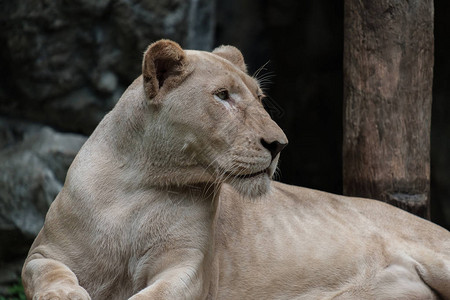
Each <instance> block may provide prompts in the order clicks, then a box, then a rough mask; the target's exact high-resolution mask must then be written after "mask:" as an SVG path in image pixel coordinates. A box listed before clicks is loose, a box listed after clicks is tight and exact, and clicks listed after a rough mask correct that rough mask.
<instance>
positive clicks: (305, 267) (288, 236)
mask: <svg viewBox="0 0 450 300" xmlns="http://www.w3.org/2000/svg"><path fill="white" fill-rule="evenodd" d="M221 195H222V197H224V201H222V202H221V207H220V214H219V215H220V217H219V221H218V227H217V233H216V234H217V241H218V242H217V243H218V244H219V245H220V246H217V250H216V252H217V256H218V257H217V260H218V261H219V263H218V269H219V270H220V275H219V280H218V282H219V284H218V293H217V295H216V296H217V299H355V300H356V299H404V300H407V299H408V300H411V299H439V298H438V296H437V295H438V294H436V293H435V292H436V291H439V294H440V295H441V297H443V298H444V299H448V293H449V291H450V281H449V280H450V277H449V274H450V273H449V271H450V264H449V262H450V260H449V259H450V256H449V254H450V238H449V233H448V231H446V230H445V229H442V228H440V227H438V226H436V225H434V224H432V223H430V222H428V221H425V220H423V219H420V218H418V217H416V216H413V215H411V214H409V213H407V212H404V211H402V210H400V209H397V208H394V207H392V206H390V205H387V204H385V203H382V202H379V201H375V200H368V199H361V198H350V197H343V196H338V195H334V194H329V193H325V192H321V191H316V190H311V189H306V188H301V187H296V186H290V185H285V184H282V183H278V182H273V183H272V189H271V191H270V192H269V193H268V194H267V195H266V196H263V197H261V198H260V199H258V201H245V200H242V199H241V201H236V200H235V199H239V195H237V194H236V192H235V191H233V189H231V188H229V187H228V186H224V188H223V190H222V193H221ZM437 277H440V278H441V279H439V278H437ZM444 295H445V297H444Z"/></svg>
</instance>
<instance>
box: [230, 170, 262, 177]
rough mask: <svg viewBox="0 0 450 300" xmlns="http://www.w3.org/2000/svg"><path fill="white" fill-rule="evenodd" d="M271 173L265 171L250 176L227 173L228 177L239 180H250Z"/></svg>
mask: <svg viewBox="0 0 450 300" xmlns="http://www.w3.org/2000/svg"><path fill="white" fill-rule="evenodd" d="M268 173H269V169H264V170H261V171H259V172H255V173H250V174H233V173H228V172H227V173H225V174H226V175H227V176H232V177H234V178H238V179H248V178H253V177H256V176H259V175H261V174H268Z"/></svg>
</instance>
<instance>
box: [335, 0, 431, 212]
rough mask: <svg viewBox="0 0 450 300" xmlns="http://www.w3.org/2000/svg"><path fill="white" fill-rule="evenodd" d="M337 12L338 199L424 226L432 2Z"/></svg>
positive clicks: (387, 2)
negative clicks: (375, 206) (390, 210)
mask: <svg viewBox="0 0 450 300" xmlns="http://www.w3.org/2000/svg"><path fill="white" fill-rule="evenodd" d="M344 11H345V12H344V18H345V21H344V23H345V25H344V140H343V164H344V165H343V183H344V194H346V195H351V196H360V197H367V198H373V199H378V200H382V201H385V202H388V203H391V204H393V205H395V206H398V207H400V208H403V209H405V210H407V211H410V212H412V213H414V214H416V215H419V216H421V217H424V218H428V219H429V214H430V209H429V202H430V199H429V195H430V122H431V97H432V94H431V92H432V82H433V62H434V57H433V55H434V36H433V17H434V7H433V1H432V0H421V1H418V0H400V1H399V0H380V1H373V0H345V10H344Z"/></svg>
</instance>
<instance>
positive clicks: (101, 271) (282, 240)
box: [22, 40, 450, 300]
mask: <svg viewBox="0 0 450 300" xmlns="http://www.w3.org/2000/svg"><path fill="white" fill-rule="evenodd" d="M262 96H263V95H262V92H261V90H260V88H259V86H258V84H257V81H256V80H255V79H253V78H252V77H250V76H248V75H247V73H246V68H245V64H244V60H243V58H242V55H241V53H240V52H239V51H238V50H237V49H236V48H234V47H230V46H225V47H219V48H217V49H216V50H215V51H214V52H212V53H208V52H201V51H191V50H184V51H183V50H182V49H181V48H180V47H179V46H178V45H177V44H176V43H174V42H171V41H166V40H162V41H159V42H156V43H154V44H152V45H150V47H149V48H148V50H147V51H146V53H145V55H144V62H143V75H142V76H141V77H139V78H138V79H136V80H135V82H134V83H133V84H132V85H131V86H130V87H129V88H128V89H127V91H126V92H125V93H124V95H123V96H122V98H121V99H120V101H119V103H118V104H117V105H116V107H115V108H114V109H113V110H112V111H111V112H110V113H109V114H108V115H107V116H106V117H105V118H104V120H103V121H102V122H101V123H100V124H99V126H98V127H97V129H96V130H95V132H94V133H93V134H92V136H91V137H90V138H89V140H88V141H87V142H86V144H85V145H84V146H83V148H82V149H81V150H80V153H79V154H78V155H77V157H76V158H75V160H74V162H73V164H72V166H71V168H70V170H69V172H68V174H67V178H66V183H65V185H64V188H63V189H62V191H61V192H60V194H59V195H58V197H57V198H56V199H55V201H54V203H53V204H52V206H51V208H50V210H49V212H48V214H47V218H46V221H45V225H44V227H43V229H42V230H41V232H40V234H39V236H38V237H37V238H36V241H35V242H34V244H33V246H32V247H31V250H30V253H29V256H28V258H27V260H26V262H25V265H24V268H23V272H22V278H23V283H24V287H25V291H26V294H27V297H28V298H29V299H83V300H84V299H91V298H92V299H133V300H134V299H205V298H209V299H332V298H333V299H439V297H440V298H443V299H450V233H449V232H448V231H446V230H444V229H442V228H440V227H438V226H436V225H434V224H432V223H430V222H427V221H424V220H422V219H419V218H417V217H415V216H413V215H410V214H408V213H406V212H403V211H401V210H399V209H396V208H394V207H391V206H389V205H385V204H383V203H381V202H378V201H373V200H365V199H354V198H346V197H342V196H336V195H332V194H327V193H323V192H318V191H314V190H309V189H302V188H298V187H293V186H287V185H284V184H280V183H276V182H271V180H270V178H271V176H272V175H273V173H274V171H275V168H276V164H277V161H278V156H279V155H278V153H279V152H280V151H281V150H282V148H283V147H284V146H285V145H286V144H287V139H286V137H285V135H284V134H283V132H282V131H281V129H280V128H279V127H278V126H277V125H276V124H275V123H274V122H273V121H272V120H271V119H270V117H269V116H268V114H267V113H266V112H265V111H264V109H263V107H262V104H261V99H260V98H261V97H262ZM248 198H253V200H252V201H249V200H248Z"/></svg>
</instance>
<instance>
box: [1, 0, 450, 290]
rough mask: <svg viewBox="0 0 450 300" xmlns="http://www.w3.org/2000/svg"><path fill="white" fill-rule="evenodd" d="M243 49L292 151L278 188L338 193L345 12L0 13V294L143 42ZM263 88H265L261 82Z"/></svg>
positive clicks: (443, 151)
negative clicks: (167, 41) (170, 41)
mask: <svg viewBox="0 0 450 300" xmlns="http://www.w3.org/2000/svg"><path fill="white" fill-rule="evenodd" d="M448 16H450V2H449V1H447V0H436V1H435V49H436V50H435V67H434V87H433V116H432V132H431V138H432V140H431V147H432V149H431V203H432V220H433V221H434V222H437V223H438V224H441V225H443V226H445V227H447V228H449V226H450V158H449V154H450V121H449V120H448V118H447V116H448V115H449V113H450V59H449V56H448V54H447V53H448V52H449V50H450V24H449V17H448ZM160 38H169V39H173V40H175V41H177V42H178V43H180V44H181V46H182V47H185V48H191V49H202V50H211V49H213V48H214V47H216V46H219V45H221V44H230V45H234V46H236V47H238V48H239V49H240V50H241V51H242V52H243V54H244V57H245V59H246V63H247V65H248V69H249V73H250V74H253V72H255V71H256V70H257V69H259V68H260V67H261V66H263V65H265V64H266V63H267V62H268V63H267V65H266V66H265V68H264V70H263V71H262V72H261V75H260V76H263V77H264V78H266V79H267V80H268V81H270V83H267V82H266V83H265V84H264V88H265V91H266V93H267V94H268V95H269V96H270V101H269V103H267V105H268V106H269V110H270V112H271V114H272V115H273V117H274V119H275V120H276V121H277V123H278V124H279V125H280V126H281V127H282V128H283V130H284V131H285V132H286V134H287V136H288V138H289V142H290V143H289V146H288V147H287V148H286V149H285V150H284V151H283V153H282V156H281V165H280V169H281V176H280V180H281V181H283V182H286V183H290V184H296V185H301V186H305V187H311V188H315V189H320V190H325V191H329V192H333V193H342V157H341V156H342V150H341V149H342V106H343V105H342V101H343V87H342V85H343V78H342V73H343V72H342V55H343V1H338V0H314V1H301V0H300V1H299V0H227V1H225V0H217V1H208V0H188V1H185V0H147V1H138V0H70V1H69V0H54V1H53V0H52V1H50V0H36V1H27V0H15V1H4V0H0V80H1V81H0V270H2V272H0V273H1V274H0V294H1V293H2V290H1V285H2V284H5V283H11V282H13V281H14V280H16V278H17V276H18V273H19V271H20V267H21V264H22V262H23V258H24V257H25V256H26V252H27V250H28V248H29V246H30V244H31V242H32V241H33V239H34V236H35V235H36V234H37V232H38V231H39V229H40V228H41V226H42V223H43V219H44V216H45V212H46V210H47V209H48V205H49V204H50V203H51V201H52V200H53V199H54V197H55V195H56V194H57V192H58V191H59V189H60V188H61V186H62V183H63V181H64V176H65V171H66V169H67V168H68V166H69V165H70V162H71V160H72V159H73V157H74V155H75V154H76V152H77V151H78V149H79V147H80V146H81V144H82V143H83V142H84V140H85V139H86V136H88V135H89V134H90V133H91V132H92V130H93V129H94V128H95V126H96V125H97V123H98V122H99V121H100V120H101V118H102V117H103V115H104V114H105V113H106V112H107V111H109V110H110V109H111V108H112V107H113V106H114V104H115V102H116V101H117V100H118V98H119V97H120V95H121V94H122V93H123V91H124V89H125V88H126V87H127V86H128V85H129V84H130V83H131V81H132V80H133V79H134V78H135V77H137V76H138V75H139V73H140V67H141V59H142V53H143V51H144V50H145V48H146V46H147V45H148V44H150V43H151V42H153V41H155V40H157V39H160ZM267 80H265V81H267Z"/></svg>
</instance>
